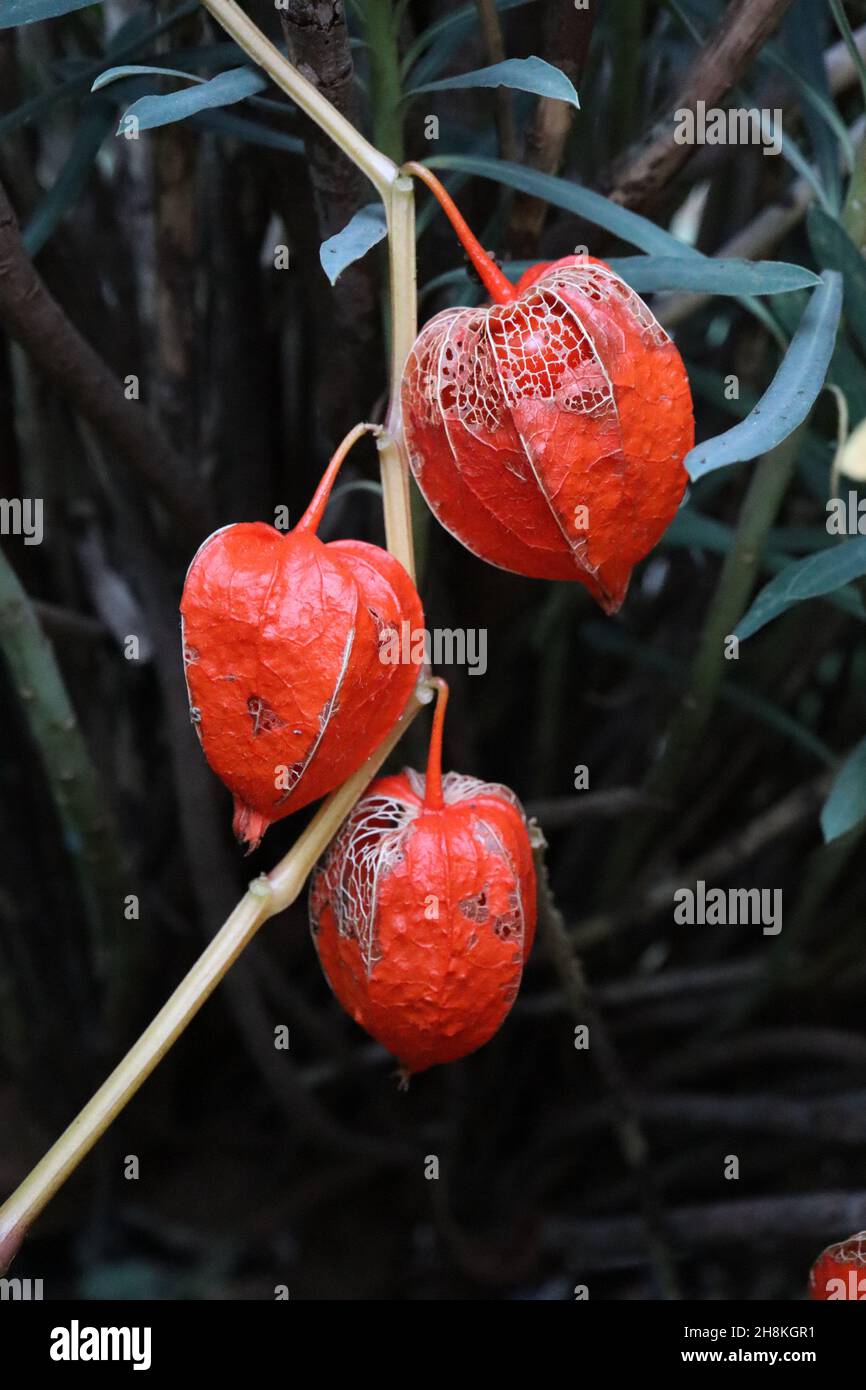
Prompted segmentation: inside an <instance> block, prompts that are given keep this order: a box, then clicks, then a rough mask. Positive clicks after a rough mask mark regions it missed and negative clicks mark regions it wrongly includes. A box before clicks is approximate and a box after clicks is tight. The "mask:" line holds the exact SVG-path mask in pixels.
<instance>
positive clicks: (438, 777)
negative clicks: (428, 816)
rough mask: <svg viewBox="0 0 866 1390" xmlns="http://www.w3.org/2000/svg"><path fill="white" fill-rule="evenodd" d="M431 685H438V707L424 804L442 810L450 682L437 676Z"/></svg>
mask: <svg viewBox="0 0 866 1390" xmlns="http://www.w3.org/2000/svg"><path fill="white" fill-rule="evenodd" d="M430 684H431V685H435V686H438V688H439V694H438V695H437V697H436V709H435V711H434V714H433V728H432V729H431V731H430V748H429V750H428V753H427V777H426V780H425V783H424V805H425V806H426V807H427V809H428V810H429V811H441V810H442V807H443V804H444V803H443V800H442V730H443V728H444V725H445V709H446V707H447V705H448V682H447V681H444V680H443V679H442V677H441V676H436V677H435V678H434V679H433V680H432V681H431V682H430Z"/></svg>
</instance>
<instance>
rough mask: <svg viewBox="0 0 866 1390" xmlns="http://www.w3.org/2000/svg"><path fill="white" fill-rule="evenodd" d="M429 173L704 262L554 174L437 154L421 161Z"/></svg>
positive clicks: (668, 253)
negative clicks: (474, 179) (512, 191)
mask: <svg viewBox="0 0 866 1390" xmlns="http://www.w3.org/2000/svg"><path fill="white" fill-rule="evenodd" d="M424 163H425V164H427V165H429V167H430V168H431V169H455V170H458V171H460V172H462V173H465V174H477V175H478V177H479V178H482V179H492V180H493V181H494V183H504V184H505V185H506V186H507V187H508V188H516V189H517V191H518V192H519V193H528V194H529V196H530V197H532V198H541V199H543V200H544V202H546V203H550V204H552V206H553V207H557V208H564V209H565V211H566V212H573V213H575V214H576V216H578V217H583V218H585V219H586V221H587V222H594V223H595V224H596V225H597V226H599V227H604V229H605V231H608V232H610V233H611V234H612V235H613V236H617V237H620V238H621V240H622V241H627V242H628V243H629V245H631V246H639V247H640V249H641V250H642V251H648V252H655V253H656V254H657V255H660V256H690V257H691V258H692V259H695V258H697V259H699V260H703V259H705V258H704V257H703V256H701V253H700V251H696V250H695V249H694V247H692V246H687V245H686V243H685V242H684V241H678V240H677V238H676V237H673V236H671V235H670V233H669V232H666V231H664V230H663V228H661V227H657V226H656V225H655V223H654V222H650V221H648V219H647V218H646V217H639V216H638V214H637V213H636V212H630V211H629V209H628V208H623V207H620V205H619V203H614V202H612V201H611V199H610V198H603V197H602V195H601V194H600V193H594V192H592V190H591V189H589V188H581V187H580V186H579V185H578V184H576V183H569V181H568V180H567V179H560V178H557V177H556V176H555V175H554V174H541V173H539V172H538V170H537V169H527V168H526V167H525V166H524V165H522V164H512V163H510V162H509V161H508V160H505V159H485V158H482V157H481V156H476V155H465V154H437V155H435V156H434V157H433V158H432V159H427V160H425V161H424Z"/></svg>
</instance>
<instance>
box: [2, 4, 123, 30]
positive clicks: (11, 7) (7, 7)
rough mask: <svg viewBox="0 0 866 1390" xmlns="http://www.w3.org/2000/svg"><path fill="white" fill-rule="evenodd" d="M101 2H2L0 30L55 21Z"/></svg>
mask: <svg viewBox="0 0 866 1390" xmlns="http://www.w3.org/2000/svg"><path fill="white" fill-rule="evenodd" d="M101 4H102V0H4V3H3V7H2V9H0V29H14V28H15V26H16V25H17V24H34V23H35V22H36V20H38V19H57V18H59V16H60V15H62V14H71V13H72V11H73V10H84V9H86V8H87V6H88V5H101Z"/></svg>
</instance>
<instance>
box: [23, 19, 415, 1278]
mask: <svg viewBox="0 0 866 1390" xmlns="http://www.w3.org/2000/svg"><path fill="white" fill-rule="evenodd" d="M202 3H203V4H204V5H205V7H206V8H207V9H208V10H209V11H210V12H211V14H212V15H213V16H214V18H215V19H216V20H217V21H218V22H219V23H220V24H221V25H222V27H223V28H224V29H225V30H226V32H227V33H228V34H229V35H230V36H231V37H232V38H233V39H234V40H235V42H236V43H237V44H238V45H239V46H240V47H241V48H242V49H243V51H244V52H245V53H247V54H248V55H249V57H250V58H251V59H252V60H253V62H255V63H256V64H257V65H258V66H259V67H261V68H262V69H263V70H264V71H265V72H266V73H267V74H268V76H269V77H271V78H272V79H273V81H274V82H275V83H276V84H277V86H278V87H280V88H281V89H282V90H283V91H284V92H286V93H287V94H288V95H289V96H290V97H292V99H293V100H294V101H295V102H297V104H298V106H300V107H301V109H302V110H304V111H305V112H306V113H307V115H308V116H310V118H311V119H312V120H313V121H315V122H316V124H317V125H318V126H319V127H320V128H321V129H322V130H324V131H325V132H326V133H327V134H328V135H330V137H331V138H332V140H333V141H334V142H335V144H337V145H338V146H339V147H340V149H341V150H343V151H344V153H345V154H346V155H347V156H348V157H349V158H350V159H351V160H353V161H354V163H355V164H356V165H357V166H358V168H359V169H361V170H362V171H363V172H364V173H365V174H366V175H367V177H368V178H369V179H370V181H371V183H373V184H374V186H375V187H376V189H377V190H378V192H379V194H380V196H381V197H382V199H383V201H384V203H385V209H386V213H387V218H388V244H389V251H390V298H391V316H392V318H391V372H390V375H391V392H390V405H389V409H388V417H387V421H386V427H385V430H384V431H383V432H382V434H381V436H380V438H379V450H380V459H381V465H382V486H383V491H384V496H385V530H386V541H387V545H388V548H389V550H391V551H392V553H393V554H394V555H396V556H397V558H398V559H399V560H400V561H401V563H402V564H403V565H404V567H405V568H406V570H407V571H408V572H409V574H410V575H413V576H414V560H413V550H412V521H411V514H410V509H409V492H408V481H407V480H408V470H407V467H406V456H405V445H404V443H403V435H402V426H401V417H400V379H401V377H402V372H403V366H404V364H405V361H406V357H407V355H408V353H409V350H410V348H411V346H412V343H413V342H414V339H415V332H416V327H415V324H416V320H415V304H416V298H415V295H416V285H415V280H416V275H415V213H414V206H415V205H414V196H413V186H412V180H411V179H409V178H406V177H405V176H403V175H401V174H400V172H399V170H398V168H397V166H396V165H395V164H394V163H393V162H392V160H390V159H389V158H388V157H387V155H384V154H382V152H381V151H380V150H377V149H376V148H375V147H374V146H373V145H371V144H370V143H369V141H368V140H365V139H364V137H363V136H362V135H361V134H360V133H359V132H358V131H357V130H356V129H355V128H354V126H353V125H351V123H350V122H349V121H347V120H346V119H345V117H344V116H342V115H341V114H340V112H339V111H337V110H335V108H334V107H333V106H332V105H331V104H330V102H329V101H327V99H326V98H325V97H323V96H322V94H321V93H320V92H319V91H318V90H317V89H316V87H314V86H313V84H312V83H310V82H308V81H307V80H306V78H304V77H302V76H301V74H300V73H299V72H297V70H296V69H295V68H294V67H292V65H291V63H290V62H289V61H288V59H286V58H284V57H283V55H282V54H281V53H280V51H279V50H278V49H277V48H276V47H275V46H274V45H273V44H272V43H271V41H270V40H269V39H268V38H266V36H265V35H264V34H263V33H262V32H261V31H260V30H259V29H258V28H257V27H256V25H255V24H254V23H253V22H252V20H251V19H249V18H248V16H247V15H245V14H244V12H243V10H242V9H241V8H240V7H239V6H238V5H236V4H235V3H234V0H202ZM425 695H426V698H427V699H429V698H431V696H430V693H429V692H428V691H427V690H426V689H425V688H421V687H419V690H418V691H417V693H416V694H415V695H414V696H413V697H412V699H411V700H410V702H409V704H408V706H407V708H406V710H405V711H404V713H403V715H402V716H401V718H400V719H399V720H398V721H397V723H396V724H395V725H394V727H393V729H392V730H391V732H390V733H389V734H388V737H387V738H386V739H385V740H384V742H383V743H382V744H380V746H379V748H377V750H376V752H375V753H373V754H372V756H371V757H370V758H368V759H367V761H366V763H364V765H363V767H361V768H360V769H359V770H358V771H357V772H356V773H355V774H354V776H352V777H350V778H349V779H348V781H346V782H345V783H344V784H343V786H342V787H340V788H339V789H338V790H337V791H335V792H333V793H332V795H331V796H330V797H329V798H328V800H327V801H326V802H324V804H323V805H322V806H321V808H320V809H319V811H318V813H317V814H316V815H315V816H314V818H313V819H312V820H311V821H310V824H309V825H308V826H307V829H306V830H305V831H304V832H303V834H302V835H301V836H300V838H299V839H298V840H297V841H296V842H295V844H294V845H293V846H292V848H291V849H290V850H289V851H288V853H287V854H286V855H285V856H284V858H283V859H282V860H281V861H280V863H279V864H278V865H277V867H276V868H275V869H274V870H273V871H272V872H271V873H270V874H269V875H268V876H267V878H264V877H263V878H261V879H258V880H256V882H255V883H253V884H252V885H251V886H250V890H249V892H248V893H247V894H246V895H245V897H244V898H243V899H242V900H241V902H240V903H239V904H238V906H237V907H236V908H235V910H234V912H233V913H232V914H231V916H230V917H229V918H228V920H227V921H226V922H225V923H224V925H223V926H222V927H221V928H220V930H219V931H218V932H217V934H216V936H215V937H214V938H213V940H212V941H211V942H210V944H209V945H208V947H207V948H206V950H205V951H204V952H203V954H202V955H201V956H200V958H199V960H198V961H197V962H196V964H195V965H194V966H193V967H192V969H191V970H190V972H189V974H188V975H186V977H185V978H184V979H183V980H182V981H181V983H180V985H179V986H178V988H177V989H176V990H175V992H174V994H173V995H172V996H171V998H170V999H169V1000H168V1002H167V1003H166V1004H165V1006H164V1007H163V1008H162V1009H161V1010H160V1012H159V1013H158V1014H157V1015H156V1017H155V1018H154V1020H153V1022H152V1023H151V1024H150V1025H149V1026H148V1027H147V1028H146V1029H145V1031H144V1033H143V1034H142V1035H141V1037H140V1038H139V1039H138V1041H137V1042H136V1043H135V1044H134V1046H133V1047H132V1048H131V1049H130V1051H129V1052H128V1053H127V1055H126V1056H125V1057H124V1059H123V1061H122V1062H120V1064H119V1065H118V1066H117V1067H116V1068H115V1070H114V1071H113V1072H112V1073H111V1075H110V1076H109V1078H108V1080H107V1081H106V1082H105V1083H104V1084H103V1085H102V1086H101V1087H100V1089H99V1090H98V1091H97V1092H96V1094H95V1095H94V1096H93V1098H92V1099H91V1100H90V1101H89V1102H88V1104H87V1105H86V1106H85V1107H84V1109H83V1110H82V1111H81V1112H80V1114H79V1115H78V1116H77V1117H76V1118H75V1119H74V1120H73V1121H72V1124H71V1125H70V1126H69V1127H68V1129H66V1130H65V1131H64V1132H63V1134H62V1135H61V1136H60V1138H59V1139H58V1140H57V1142H56V1143H55V1144H54V1145H53V1146H52V1148H51V1149H49V1151H48V1153H47V1154H46V1155H45V1157H44V1158H43V1159H42V1160H41V1161H40V1162H39V1163H38V1164H37V1166H36V1167H35V1168H34V1169H33V1171H32V1172H31V1173H30V1174H29V1176H28V1177H27V1178H25V1180H24V1182H23V1183H22V1184H21V1185H20V1187H19V1188H18V1189H17V1190H16V1191H15V1192H14V1193H13V1194H12V1196H11V1197H10V1198H9V1200H8V1201H7V1202H6V1203H5V1204H4V1205H3V1206H2V1207H0V1273H2V1271H3V1269H4V1268H5V1267H6V1265H8V1263H9V1262H10V1260H11V1259H12V1258H13V1257H14V1255H15V1253H16V1251H17V1249H18V1246H19V1244H20V1242H21V1240H22V1239H23V1236H24V1235H25V1234H26V1232H27V1230H28V1228H29V1226H30V1225H31V1223H32V1222H33V1221H34V1220H35V1218H36V1217H37V1216H38V1215H39V1213H40V1212H41V1211H42V1210H43V1208H44V1207H45V1205H46V1204H47V1203H48V1202H49V1201H50V1200H51V1198H52V1197H53V1196H54V1194H55V1192H57V1190H58V1188H60V1187H61V1186H62V1184H63V1183H64V1182H65V1181H66V1179H67V1178H68V1177H69V1175H70V1174H71V1173H72V1172H74V1170H75V1168H76V1167H77V1166H78V1164H79V1163H80V1162H81V1160H82V1159H83V1158H84V1157H85V1155H86V1154H87V1153H88V1152H89V1151H90V1149H91V1148H92V1147H93V1145H94V1144H95V1143H96V1141H97V1140H98V1139H99V1138H100V1136H101V1135H102V1134H104V1132H105V1130H106V1129H107V1128H108V1126H109V1125H110V1124H111V1122H112V1120H114V1119H115V1118H116V1116H117V1115H118V1114H119V1113H120V1111H121V1110H122V1109H123V1107H124V1106H125V1105H126V1103H127V1101H128V1100H129V1099H130V1098H131V1097H132V1096H133V1095H134V1094H135V1092H136V1091H137V1090H138V1088H139V1087H140V1086H141V1084H142V1083H143V1082H144V1081H145V1080H146V1079H147V1077H148V1076H149V1075H150V1074H151V1072H152V1071H153V1069H154V1067H156V1065H157V1063H158V1062H159V1061H160V1060H161V1059H162V1057H164V1056H165V1053H166V1052H167V1051H168V1049H169V1048H170V1047H171V1046H172V1044H173V1043H174V1042H175V1041H176V1039H177V1038H178V1037H179V1036H180V1034H181V1033H182V1032H183V1030H184V1029H185V1028H186V1026H187V1024H188V1023H189V1022H190V1020H191V1019H192V1018H193V1017H194V1016H195V1014H196V1013H197V1012H198V1010H199V1009H200V1008H201V1006H202V1004H203V1003H204V1002H205V1000H206V999H207V998H208V996H209V995H210V994H211V993H212V991H213V990H214V989H215V987H216V985H217V984H218V983H219V981H220V980H221V979H222V978H223V976H224V975H225V973H226V971H227V970H228V969H229V967H230V966H231V965H232V964H233V962H234V961H235V960H237V958H238V956H239V955H240V954H241V952H242V951H243V950H244V948H245V947H246V946H247V945H248V943H249V942H250V941H251V940H252V938H253V937H254V936H255V934H256V932H257V931H258V929H259V927H260V926H261V925H262V923H263V922H265V921H267V919H268V918H269V917H272V916H274V914H275V913H277V912H282V911H283V909H284V908H286V907H288V906H289V904H290V903H292V902H294V901H295V899H296V898H297V897H298V895H299V894H300V892H301V890H302V888H303V886H304V883H305V881H306V879H307V877H308V875H309V873H310V871H311V870H312V868H313V866H314V865H315V863H316V860H317V859H318V858H319V856H320V855H321V854H322V853H323V851H324V850H325V849H326V847H327V845H328V844H329V842H330V841H331V839H332V838H333V837H334V835H335V834H336V832H337V830H338V829H339V827H340V825H341V823H342V821H343V820H344V819H345V817H346V815H347V814H348V812H349V811H350V810H351V808H352V806H353V805H354V804H355V802H356V801H357V799H358V797H359V796H360V795H361V793H362V792H363V791H364V788H365V787H366V785H367V783H368V782H369V780H370V778H371V777H373V776H374V775H375V773H376V772H377V771H378V769H379V767H380V766H381V765H382V763H383V762H384V760H385V758H386V757H387V756H388V754H389V753H390V752H391V750H392V749H393V747H394V746H395V744H396V743H397V742H398V740H399V739H400V737H401V736H402V734H403V732H404V730H405V729H406V727H407V725H408V724H409V723H410V722H411V720H412V719H413V718H414V717H415V715H416V714H417V713H418V710H419V709H420V708H421V705H422V703H426V700H425Z"/></svg>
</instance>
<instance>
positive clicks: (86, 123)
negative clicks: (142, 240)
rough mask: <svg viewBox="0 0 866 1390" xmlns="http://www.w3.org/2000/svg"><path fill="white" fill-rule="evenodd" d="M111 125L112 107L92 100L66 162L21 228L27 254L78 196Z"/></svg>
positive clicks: (35, 251)
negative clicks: (25, 224) (24, 225)
mask: <svg viewBox="0 0 866 1390" xmlns="http://www.w3.org/2000/svg"><path fill="white" fill-rule="evenodd" d="M113 126H114V108H113V107H112V106H111V105H109V104H108V103H106V102H104V101H97V102H94V103H93V105H92V106H91V108H90V110H89V111H87V113H86V115H85V116H84V119H83V120H82V121H80V122H79V125H78V128H77V130H76V132H75V138H74V140H73V142H72V147H71V148H70V151H69V154H68V156H67V159H66V163H65V164H64V165H63V168H62V169H61V171H60V173H59V175H58V176H57V179H56V180H55V182H54V184H53V185H52V187H51V188H50V189H49V190H48V192H47V193H46V194H45V196H44V198H42V200H41V202H40V203H39V204H38V206H37V207H36V208H35V210H34V212H33V215H32V216H31V218H30V221H29V222H28V223H27V226H26V227H25V229H24V234H23V240H24V245H25V246H26V247H27V250H28V252H29V253H30V255H31V256H37V255H38V254H39V252H40V251H41V250H42V248H43V246H44V245H45V243H46V242H47V241H48V240H49V238H50V237H51V236H52V235H53V233H54V232H55V231H56V229H57V227H58V226H59V225H60V223H61V222H62V220H63V218H64V217H65V216H66V214H67V212H68V211H69V209H70V208H71V207H72V206H73V204H74V203H75V202H76V200H77V199H78V196H79V194H80V193H81V192H82V190H83V188H84V185H85V183H86V182H87V179H88V177H89V175H90V171H91V169H92V168H93V164H94V161H95V160H96V156H97V155H98V153H99V151H100V149H101V147H102V143H103V141H104V140H105V139H106V137H107V136H108V135H110V133H111V130H112V128H113Z"/></svg>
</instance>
